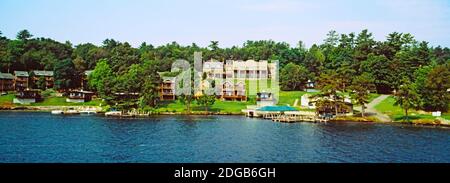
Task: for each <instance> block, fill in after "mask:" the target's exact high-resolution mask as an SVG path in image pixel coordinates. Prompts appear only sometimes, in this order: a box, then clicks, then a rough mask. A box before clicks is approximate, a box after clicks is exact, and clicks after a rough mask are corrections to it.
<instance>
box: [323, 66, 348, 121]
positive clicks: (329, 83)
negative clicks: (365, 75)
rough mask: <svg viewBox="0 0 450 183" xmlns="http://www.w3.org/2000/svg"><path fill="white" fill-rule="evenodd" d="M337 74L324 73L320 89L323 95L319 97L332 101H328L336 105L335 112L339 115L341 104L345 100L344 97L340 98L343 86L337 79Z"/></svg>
mask: <svg viewBox="0 0 450 183" xmlns="http://www.w3.org/2000/svg"><path fill="white" fill-rule="evenodd" d="M337 77H338V76H337V74H336V73H334V72H327V73H322V74H321V75H320V77H319V88H320V90H321V93H320V94H319V95H318V96H321V97H326V98H329V99H332V101H328V102H329V103H332V104H334V110H335V112H336V115H338V114H339V103H340V102H341V100H343V97H342V96H340V93H339V92H340V91H341V85H340V82H339V81H338V80H336V78H337Z"/></svg>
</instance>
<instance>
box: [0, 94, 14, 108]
mask: <svg viewBox="0 0 450 183" xmlns="http://www.w3.org/2000/svg"><path fill="white" fill-rule="evenodd" d="M13 99H14V94H7V95H2V96H0V106H3V105H12V104H13V103H12V102H13Z"/></svg>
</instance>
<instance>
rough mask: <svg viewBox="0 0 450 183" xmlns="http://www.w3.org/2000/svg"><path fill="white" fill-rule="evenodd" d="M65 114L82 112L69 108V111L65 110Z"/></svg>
mask: <svg viewBox="0 0 450 183" xmlns="http://www.w3.org/2000/svg"><path fill="white" fill-rule="evenodd" d="M64 114H80V112H79V111H77V110H75V109H69V110H67V111H64Z"/></svg>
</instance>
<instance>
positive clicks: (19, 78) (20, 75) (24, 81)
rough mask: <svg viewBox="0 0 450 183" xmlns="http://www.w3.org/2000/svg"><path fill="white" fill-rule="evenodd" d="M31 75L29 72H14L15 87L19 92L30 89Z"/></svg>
mask: <svg viewBox="0 0 450 183" xmlns="http://www.w3.org/2000/svg"><path fill="white" fill-rule="evenodd" d="M28 79H29V75H28V72H27V71H14V86H15V88H16V90H17V91H22V90H25V89H27V88H28Z"/></svg>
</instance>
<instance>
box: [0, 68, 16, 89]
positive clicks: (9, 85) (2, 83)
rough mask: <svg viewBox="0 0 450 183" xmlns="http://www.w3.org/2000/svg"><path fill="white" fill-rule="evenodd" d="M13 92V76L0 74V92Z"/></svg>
mask: <svg viewBox="0 0 450 183" xmlns="http://www.w3.org/2000/svg"><path fill="white" fill-rule="evenodd" d="M12 90H14V76H13V75H12V74H10V73H0V92H2V93H3V92H5V91H12Z"/></svg>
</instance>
